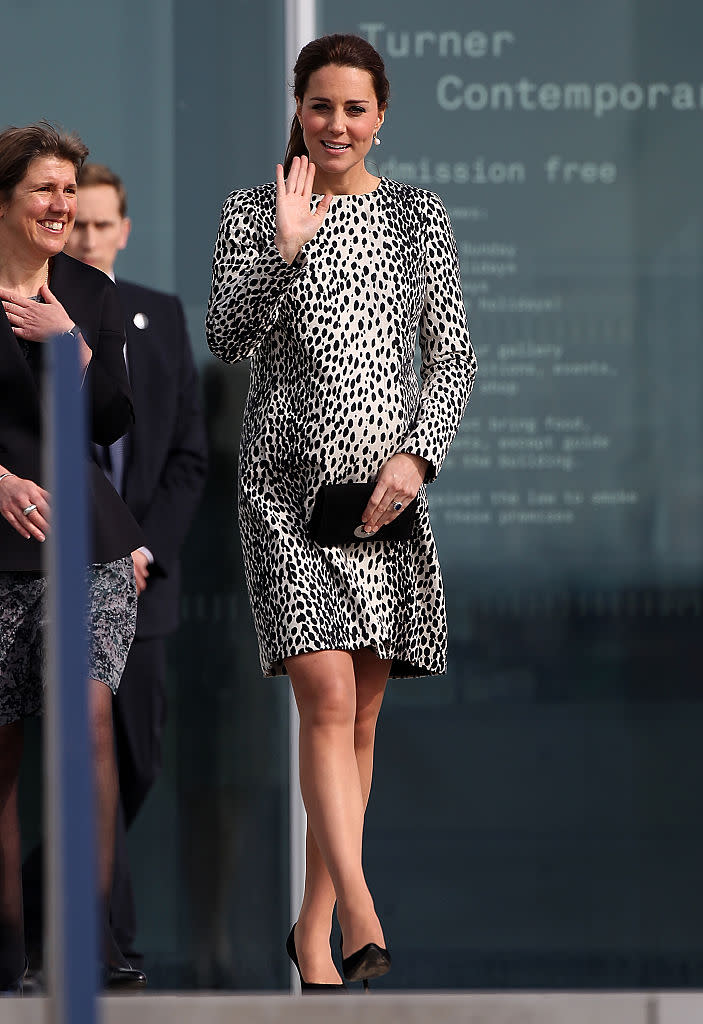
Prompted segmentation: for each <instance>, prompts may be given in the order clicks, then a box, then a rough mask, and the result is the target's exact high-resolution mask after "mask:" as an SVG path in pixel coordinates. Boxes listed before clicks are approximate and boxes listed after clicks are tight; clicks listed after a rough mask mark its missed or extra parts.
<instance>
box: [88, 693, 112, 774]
mask: <svg viewBox="0 0 703 1024" xmlns="http://www.w3.org/2000/svg"><path fill="white" fill-rule="evenodd" d="M88 686H89V700H88V714H89V720H90V735H91V739H92V744H93V751H94V753H95V756H96V758H98V759H101V758H104V757H105V756H110V757H111V756H112V753H113V749H114V742H115V739H114V729H113V725H112V692H111V691H110V689H109V687H107V686H106V685H105V684H104V683H101V682H98V681H97V680H96V679H91V680H90V681H89V684H88Z"/></svg>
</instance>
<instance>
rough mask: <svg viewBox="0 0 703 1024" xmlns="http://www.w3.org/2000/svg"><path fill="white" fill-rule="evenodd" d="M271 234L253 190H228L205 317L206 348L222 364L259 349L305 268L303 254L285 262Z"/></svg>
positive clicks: (272, 328) (244, 357)
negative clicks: (289, 291)
mask: <svg viewBox="0 0 703 1024" xmlns="http://www.w3.org/2000/svg"><path fill="white" fill-rule="evenodd" d="M254 191H256V190H254ZM273 236H274V225H273V223H272V224H270V225H267V224H265V223H263V222H262V220H261V219H260V214H259V211H258V208H257V205H256V203H255V202H254V200H253V191H252V190H248V191H240V192H233V193H232V194H231V195H230V196H229V198H228V199H227V200H226V201H225V204H224V206H223V208H222V216H221V218H220V227H219V231H218V234H217V240H216V242H215V251H214V255H213V261H212V288H211V291H210V301H209V302H208V309H207V317H206V321H205V333H206V336H207V343H208V345H209V346H210V350H211V352H212V353H213V354H214V355H216V356H218V358H220V359H222V360H224V362H226V363H235V362H237V361H238V360H239V359H246V358H248V357H249V356H251V355H252V354H253V353H254V352H255V351H256V350H257V348H259V346H260V345H261V343H262V342H263V341H264V339H265V338H266V337H267V336H268V335H269V334H270V333H271V331H273V330H274V329H275V328H276V326H277V324H278V321H279V316H280V312H281V306H282V303H283V300H284V298H285V295H286V292H287V290H288V288H289V287H290V285H291V284H292V282H293V281H294V280H295V279H296V278H297V277H298V276H299V275H300V274H302V273H304V272H305V266H306V263H307V258H306V256H305V255H304V253H299V254H298V256H297V257H296V258H295V260H293V263H291V264H290V265H289V264H287V263H286V261H285V260H284V259H283V257H282V256H281V254H280V253H279V251H278V249H277V248H276V246H275V245H274V242H273Z"/></svg>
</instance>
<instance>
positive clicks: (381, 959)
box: [339, 942, 391, 989]
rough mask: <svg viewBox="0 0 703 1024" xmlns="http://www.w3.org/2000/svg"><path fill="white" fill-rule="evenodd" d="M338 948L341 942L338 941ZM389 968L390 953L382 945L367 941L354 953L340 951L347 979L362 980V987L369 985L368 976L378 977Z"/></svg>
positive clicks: (343, 970)
mask: <svg viewBox="0 0 703 1024" xmlns="http://www.w3.org/2000/svg"><path fill="white" fill-rule="evenodd" d="M339 945H340V948H341V947H342V943H341V942H340V944H339ZM390 969H391V955H390V953H389V952H388V950H387V949H384V948H383V946H378V945H376V943H375V942H367V943H366V945H365V946H362V947H361V949H357V951H356V952H355V953H350V954H349V956H344V953H342V972H343V974H344V977H345V978H346V979H347V981H363V983H364V988H365V989H368V987H369V978H380V977H381V976H382V975H383V974H388V972H389V971H390Z"/></svg>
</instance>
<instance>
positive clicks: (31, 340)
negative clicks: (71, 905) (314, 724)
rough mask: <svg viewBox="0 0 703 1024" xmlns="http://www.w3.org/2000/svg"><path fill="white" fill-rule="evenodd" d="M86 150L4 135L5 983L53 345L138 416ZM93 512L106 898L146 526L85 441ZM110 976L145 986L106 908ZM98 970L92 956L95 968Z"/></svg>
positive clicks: (104, 435) (47, 516)
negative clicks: (89, 220)
mask: <svg viewBox="0 0 703 1024" xmlns="http://www.w3.org/2000/svg"><path fill="white" fill-rule="evenodd" d="M87 153H88V150H87V148H86V146H85V145H84V144H83V142H82V141H81V140H80V139H79V138H78V137H77V136H75V135H65V134H62V133H61V132H59V131H57V130H56V129H55V128H54V127H53V126H52V125H50V124H48V123H46V122H41V123H39V124H34V125H28V126H27V127H24V128H14V127H12V128H7V129H5V131H3V132H0V394H1V395H2V401H0V514H1V518H0V990H15V991H17V990H21V987H22V978H23V976H24V972H25V966H26V961H25V951H24V938H23V929H22V889H21V877H20V864H21V861H20V835H19V820H18V814H17V780H18V775H19V768H20V759H21V753H22V731H23V728H22V723H23V719H24V718H26V717H28V716H30V715H36V714H39V713H40V712H41V707H42V698H43V685H44V678H43V660H44V655H43V628H44V625H45V621H46V611H45V591H46V578H45V575H44V572H43V559H42V550H41V547H42V543H43V542H44V540H45V539H46V536H47V534H48V532H49V530H50V528H51V496H50V494H49V493H48V491H47V490H46V488H45V486H44V477H43V470H42V401H41V377H42V364H43V354H44V351H45V343H46V342H47V341H48V340H50V339H51V338H52V337H54V336H56V335H60V336H61V337H62V341H63V343H64V344H66V345H72V346H75V348H76V353H77V365H78V367H79V374H80V379H77V380H76V391H78V388H79V387H80V386H81V383H82V386H83V388H84V389H85V390H86V391H87V393H88V396H89V411H90V429H91V436H92V439H93V440H94V441H96V442H98V443H100V444H111V443H112V442H113V441H115V440H117V439H118V438H119V437H121V436H122V435H123V434H124V433H125V432H126V430H127V429H128V427H129V426H130V424H131V422H132V403H131V397H130V391H129V384H128V382H127V374H126V368H125V364H124V359H123V356H122V346H123V344H124V332H123V326H122V312H121V309H120V305H119V300H118V298H117V292H116V289H115V286H114V285H113V283H112V282H111V281H110V280H109V279H108V278H107V277H105V275H104V274H102V273H101V272H100V271H97V270H95V269H93V268H92V267H87V266H84V265H83V264H82V263H79V262H77V261H76V260H73V259H71V258H70V257H68V256H65V255H64V254H63V248H64V245H65V244H66V241H67V239H68V237H69V235H70V233H71V229H72V228H73V223H74V220H75V216H76V193H77V185H76V179H77V175H78V172H79V171H80V168H81V165H82V163H83V161H84V159H85V157H86V156H87ZM86 471H87V474H88V492H89V495H90V503H91V512H92V523H93V531H92V553H91V565H90V566H89V567H88V569H87V583H88V591H89V610H88V646H89V677H90V679H89V682H88V684H87V685H88V701H89V709H90V719H91V727H92V733H93V742H94V755H95V766H96V775H97V797H98V799H97V818H98V860H99V885H100V892H101V897H102V900H103V905H104V907H105V908H107V906H108V905H109V897H110V888H111V882H112V856H113V847H114V829H115V816H116V811H117V776H116V767H115V758H114V749H113V743H114V740H113V733H112V694H113V693H114V692H115V691H116V690H117V687H118V685H119V681H120V676H121V674H122V669H123V667H124V663H125V660H126V657H127V653H128V651H129V647H130V644H131V642H132V638H133V635H134V627H135V621H136V605H137V595H136V587H135V582H134V572H133V568H132V559H131V552H132V551H133V550H134V549H135V548H138V547H139V546H140V544H142V543H143V540H142V537H141V532H140V530H139V527H138V526H137V524H136V523H135V521H134V520H133V518H132V516H131V514H130V513H129V511H128V510H127V507H126V506H125V505H124V503H123V502H122V500H121V498H120V497H119V495H118V494H117V493H116V492H115V491H114V490H113V488H112V487H111V486H110V484H109V483H108V481H107V479H106V478H105V476H104V474H103V473H102V471H101V469H100V468H99V466H98V465H97V463H96V462H95V461H93V460H91V459H89V458H88V453H87V452H86ZM103 931H104V936H103V957H104V962H105V971H106V975H105V980H106V983H107V984H110V985H116V984H122V985H133V984H139V985H141V984H144V983H145V980H146V979H145V978H144V975H142V974H141V973H140V972H138V971H134V970H132V968H131V967H130V965H129V964H128V963H127V961H126V960H124V958H123V957H122V956H121V954H120V952H119V950H118V949H117V948H116V946H115V945H114V942H113V941H112V939H111V935H110V930H109V925H108V921H107V913H106V912H105V914H104V917H103ZM86 968H87V969H89V965H86Z"/></svg>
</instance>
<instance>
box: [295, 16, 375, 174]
mask: <svg viewBox="0 0 703 1024" xmlns="http://www.w3.org/2000/svg"><path fill="white" fill-rule="evenodd" d="M330 64H336V65H337V66H338V67H342V68H358V69H359V70H360V71H368V73H369V74H370V75H371V79H372V81H373V88H374V92H375V93H376V101H377V103H378V109H379V110H385V108H386V106H387V105H388V97H389V95H390V91H391V87H390V84H389V82H388V79H387V77H386V69H385V66H384V64H383V58H382V57H381V55H380V53H379V52H378V51H377V50H375V49H374V48H373V46H372V45H371V43H369V42H368V41H367V40H366V39H362V37H361V36H353V35H332V36H320V38H319V39H313V41H312V42H311V43H308V44H307V45H306V46H304V47H303V48H302V50H301V51H300V53H299V54H298V59H297V61H296V62H295V67H294V68H293V75H294V79H293V95H294V96H295V97H296V99H300V100H302V98H303V97H304V96H305V93H306V91H307V87H308V82H309V80H310V75H312V73H313V72H314V71H319V70H320V68H325V67H328V65H330ZM307 155H308V151H307V147H306V145H305V140H304V139H303V129H302V128H301V127H300V122H299V121H298V115H297V114H294V115H293V120H292V122H291V127H290V138H289V139H288V147H287V149H286V155H285V159H284V161H283V173H284V174H286V175H287V174H288V171H289V170H290V165H291V163H292V162H293V157H294V156H307Z"/></svg>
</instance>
